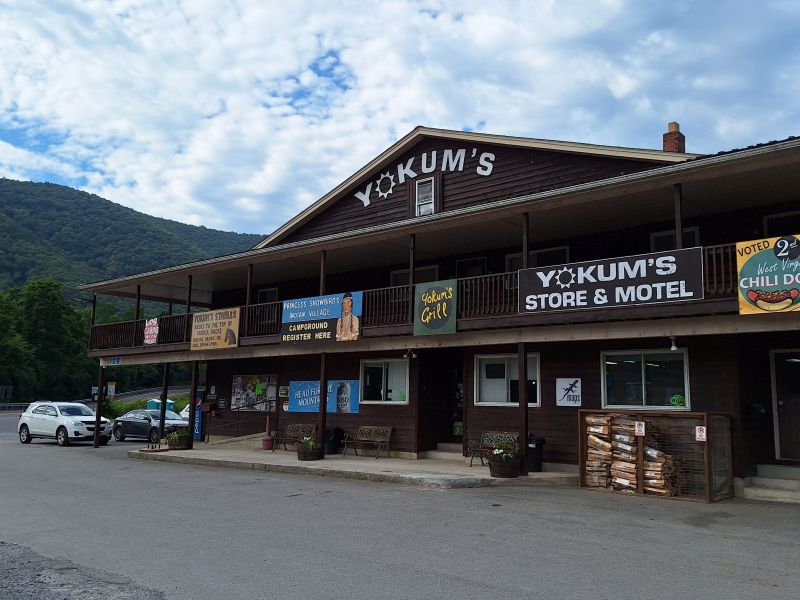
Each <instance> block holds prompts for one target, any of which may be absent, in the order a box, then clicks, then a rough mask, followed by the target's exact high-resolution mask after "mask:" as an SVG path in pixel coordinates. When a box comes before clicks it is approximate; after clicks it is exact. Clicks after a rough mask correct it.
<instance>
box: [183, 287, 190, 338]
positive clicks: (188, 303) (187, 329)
mask: <svg viewBox="0 0 800 600" xmlns="http://www.w3.org/2000/svg"><path fill="white" fill-rule="evenodd" d="M191 312H192V276H191V275H189V285H188V287H187V288H186V328H185V329H184V331H183V341H184V342H188V341H189V338H190V335H191V332H192V323H191V320H190V319H189V314H190V313H191Z"/></svg>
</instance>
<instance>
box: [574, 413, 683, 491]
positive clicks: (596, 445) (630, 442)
mask: <svg viewBox="0 0 800 600" xmlns="http://www.w3.org/2000/svg"><path fill="white" fill-rule="evenodd" d="M585 423H586V461H585V466H584V474H583V477H584V483H585V485H586V486H588V487H596V488H606V489H610V490H614V491H618V492H622V493H626V494H633V493H635V492H636V490H637V489H638V484H639V473H641V477H642V487H643V488H644V491H645V493H648V494H658V495H661V496H673V495H675V494H676V493H677V490H678V489H679V487H680V481H679V474H680V472H681V469H679V468H678V466H677V464H676V461H675V460H673V457H672V456H671V455H669V454H667V453H666V452H662V451H661V450H658V449H657V448H653V447H651V446H645V447H644V464H643V465H642V469H641V470H640V468H639V458H638V456H639V454H638V453H639V444H643V443H644V440H643V439H642V438H639V437H636V435H635V432H636V419H635V417H632V416H630V415H586V417H585Z"/></svg>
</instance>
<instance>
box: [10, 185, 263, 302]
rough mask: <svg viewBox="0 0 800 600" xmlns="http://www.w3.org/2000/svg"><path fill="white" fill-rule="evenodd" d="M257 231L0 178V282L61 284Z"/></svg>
mask: <svg viewBox="0 0 800 600" xmlns="http://www.w3.org/2000/svg"><path fill="white" fill-rule="evenodd" d="M261 239H263V236H261V235H253V234H244V233H233V232H229V231H218V230H215V229H208V228H207V227H197V226H194V225H185V224H183V223H178V222H176V221H170V220H168V219H160V218H158V217H151V216H149V215H145V214H142V213H139V212H136V211H135V210H132V209H130V208H125V207H124V206H120V205H119V204H114V203H113V202H111V201H109V200H106V199H104V198H101V197H99V196H95V195H93V194H87V193H85V192H80V191H78V190H74V189H72V188H69V187H65V186H61V185H54V184H51V183H31V182H25V181H14V180H11V179H0V290H3V289H9V288H14V287H19V286H21V285H23V284H24V283H25V282H27V281H30V280H32V279H39V278H42V277H50V278H53V279H56V280H58V281H60V282H62V283H63V284H64V285H65V286H67V287H74V286H76V285H79V284H81V283H88V282H92V281H98V280H102V279H111V278H114V277H121V276H124V275H131V274H134V273H140V272H142V271H148V270H151V269H157V268H162V267H164V266H168V265H175V264H180V263H185V262H191V261H195V260H200V259H203V258H210V257H214V256H223V255H225V254H232V253H234V252H239V251H241V250H246V249H248V248H251V247H253V246H254V245H255V244H256V243H257V242H258V241H260V240H261Z"/></svg>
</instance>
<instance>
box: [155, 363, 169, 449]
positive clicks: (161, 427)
mask: <svg viewBox="0 0 800 600" xmlns="http://www.w3.org/2000/svg"><path fill="white" fill-rule="evenodd" d="M169 366H170V364H169V363H164V364H163V365H162V368H163V379H162V385H161V419H160V420H159V422H158V439H159V440H162V439H164V421H165V420H166V418H167V396H168V395H169Z"/></svg>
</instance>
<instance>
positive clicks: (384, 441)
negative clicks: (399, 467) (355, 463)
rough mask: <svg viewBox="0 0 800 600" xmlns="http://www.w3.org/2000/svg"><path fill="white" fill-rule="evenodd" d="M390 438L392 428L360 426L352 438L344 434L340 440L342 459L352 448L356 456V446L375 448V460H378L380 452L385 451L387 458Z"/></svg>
mask: <svg viewBox="0 0 800 600" xmlns="http://www.w3.org/2000/svg"><path fill="white" fill-rule="evenodd" d="M391 437H392V428H391V427H383V426H376V425H362V426H361V427H359V428H358V429H357V430H356V433H355V435H354V436H351V435H350V434H347V433H345V434H344V439H343V440H342V448H343V450H342V457H344V456H345V455H346V454H347V449H348V448H352V449H353V452H355V453H356V456H358V449H357V446H358V445H361V446H375V458H378V456H379V454H380V451H381V450H382V449H383V450H386V456H389V439H390V438H391Z"/></svg>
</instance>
